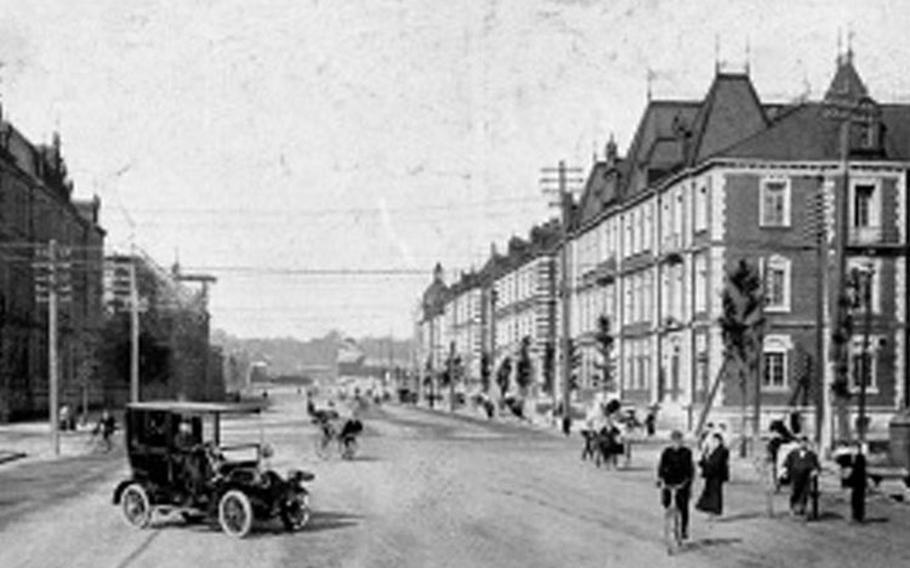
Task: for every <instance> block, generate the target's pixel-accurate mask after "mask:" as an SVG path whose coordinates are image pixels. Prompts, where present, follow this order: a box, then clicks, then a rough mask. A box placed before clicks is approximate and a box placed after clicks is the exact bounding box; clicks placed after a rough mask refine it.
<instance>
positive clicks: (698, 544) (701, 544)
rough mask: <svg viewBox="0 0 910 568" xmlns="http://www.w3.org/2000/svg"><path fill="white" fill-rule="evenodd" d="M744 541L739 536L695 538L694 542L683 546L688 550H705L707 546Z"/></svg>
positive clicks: (727, 544)
mask: <svg viewBox="0 0 910 568" xmlns="http://www.w3.org/2000/svg"><path fill="white" fill-rule="evenodd" d="M742 541H743V539H741V538H739V537H733V538H729V537H727V538H700V539H698V540H693V541H692V542H690V543H688V544H685V545H684V546H683V550H686V551H697V550H704V549H705V548H711V547H714V546H730V545H733V544H738V543H740V542H742Z"/></svg>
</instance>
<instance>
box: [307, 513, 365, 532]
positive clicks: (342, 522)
mask: <svg viewBox="0 0 910 568" xmlns="http://www.w3.org/2000/svg"><path fill="white" fill-rule="evenodd" d="M362 518H363V517H361V516H360V515H353V514H350V513H343V512H338V511H314V512H313V517H312V518H311V519H310V523H309V524H308V525H307V526H306V528H304V529H303V532H305V533H312V532H322V531H330V530H335V529H343V528H347V527H353V526H356V525H358V524H360V523H359V522H358V521H359V520H360V519H362Z"/></svg>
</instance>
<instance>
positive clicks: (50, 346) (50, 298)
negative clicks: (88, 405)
mask: <svg viewBox="0 0 910 568" xmlns="http://www.w3.org/2000/svg"><path fill="white" fill-rule="evenodd" d="M47 262H48V273H47V372H48V389H49V394H50V396H48V400H49V401H50V411H51V443H52V444H53V447H54V455H55V456H59V455H60V420H59V418H60V417H59V415H58V414H57V413H58V409H59V406H60V403H59V400H58V398H59V390H60V385H59V381H60V377H59V376H58V369H57V241H55V240H54V239H51V241H50V242H49V243H48V245H47Z"/></svg>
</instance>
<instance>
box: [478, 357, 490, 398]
mask: <svg viewBox="0 0 910 568" xmlns="http://www.w3.org/2000/svg"><path fill="white" fill-rule="evenodd" d="M491 367H492V366H491V364H490V353H489V351H484V352H483V353H481V354H480V389H481V391H482V392H483V393H487V392H489V391H490V377H491V375H492V374H493V369H492V368H491Z"/></svg>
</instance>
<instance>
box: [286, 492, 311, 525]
mask: <svg viewBox="0 0 910 568" xmlns="http://www.w3.org/2000/svg"><path fill="white" fill-rule="evenodd" d="M281 522H282V524H284V528H285V530H288V531H296V530H299V529H302V528H303V527H305V526H306V524H307V523H308V522H310V496H309V495H307V494H306V493H304V492H295V493H292V494H290V495H288V496H287V498H286V499H285V502H284V505H283V506H282V508H281Z"/></svg>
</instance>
